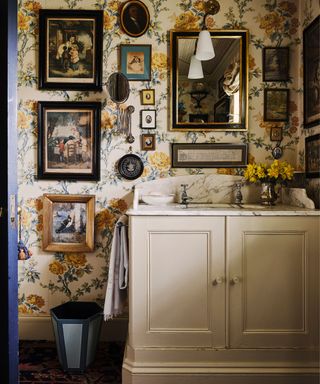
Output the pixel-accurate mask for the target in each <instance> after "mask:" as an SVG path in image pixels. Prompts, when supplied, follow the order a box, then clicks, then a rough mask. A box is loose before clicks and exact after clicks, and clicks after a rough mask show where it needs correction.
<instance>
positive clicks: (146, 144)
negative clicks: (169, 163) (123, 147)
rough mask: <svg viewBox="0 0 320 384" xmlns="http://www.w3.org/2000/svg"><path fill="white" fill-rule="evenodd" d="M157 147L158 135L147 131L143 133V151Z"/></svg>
mask: <svg viewBox="0 0 320 384" xmlns="http://www.w3.org/2000/svg"><path fill="white" fill-rule="evenodd" d="M155 148H156V135H155V134H149V133H145V134H142V135H141V149H142V150H143V151H154V150H155Z"/></svg>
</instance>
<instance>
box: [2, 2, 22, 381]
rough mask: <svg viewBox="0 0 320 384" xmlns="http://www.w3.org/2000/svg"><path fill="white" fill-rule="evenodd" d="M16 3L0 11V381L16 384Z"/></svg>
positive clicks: (4, 4) (6, 3) (8, 3)
mask: <svg viewBox="0 0 320 384" xmlns="http://www.w3.org/2000/svg"><path fill="white" fill-rule="evenodd" d="M16 3H17V2H16V1H15V0H4V1H2V2H1V11H0V297H1V299H0V305H1V315H0V317H1V319H0V356H1V357H0V365H1V368H0V382H1V383H3V384H16V383H18V313H17V307H18V305H17V295H18V292H17V291H18V284H17V266H18V263H17V223H16V220H17V214H16V211H17V209H16V201H17V173H16V158H17V154H16V148H17V145H16V136H17V124H16V115H17V105H16V104H17V103H16V87H17V64H16V61H17V4H16Z"/></svg>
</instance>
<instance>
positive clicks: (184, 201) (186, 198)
mask: <svg viewBox="0 0 320 384" xmlns="http://www.w3.org/2000/svg"><path fill="white" fill-rule="evenodd" d="M187 187H188V184H181V188H182V191H181V204H184V205H185V207H186V208H188V204H189V202H190V200H192V197H190V196H188V193H187Z"/></svg>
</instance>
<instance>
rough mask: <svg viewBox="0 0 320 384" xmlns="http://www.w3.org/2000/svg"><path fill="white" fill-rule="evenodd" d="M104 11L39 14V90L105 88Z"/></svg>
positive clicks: (69, 11) (40, 12)
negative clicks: (103, 86)
mask: <svg viewBox="0 0 320 384" xmlns="http://www.w3.org/2000/svg"><path fill="white" fill-rule="evenodd" d="M102 25H103V11H89V10H85V11H84V10H60V9H57V10H49V9H40V11H39V88H40V89H63V90H65V89H71V90H72V89H73V90H101V89H102V41H103V32H102Z"/></svg>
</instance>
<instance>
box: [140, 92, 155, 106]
mask: <svg viewBox="0 0 320 384" xmlns="http://www.w3.org/2000/svg"><path fill="white" fill-rule="evenodd" d="M140 98H141V105H155V90H154V89H142V90H141V91H140Z"/></svg>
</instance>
